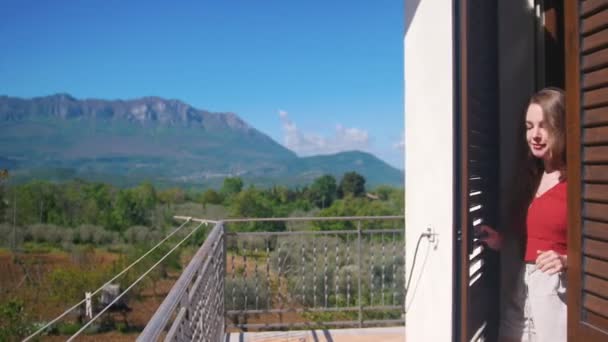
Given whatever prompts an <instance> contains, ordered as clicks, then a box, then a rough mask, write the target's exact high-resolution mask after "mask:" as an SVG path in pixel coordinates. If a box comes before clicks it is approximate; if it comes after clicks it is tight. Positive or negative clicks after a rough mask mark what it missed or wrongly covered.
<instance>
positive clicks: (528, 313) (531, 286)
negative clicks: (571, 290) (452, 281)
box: [481, 88, 568, 342]
mask: <svg viewBox="0 0 608 342" xmlns="http://www.w3.org/2000/svg"><path fill="white" fill-rule="evenodd" d="M564 121H565V108H564V94H563V92H562V91H561V90H560V89H556V88H547V89H543V90H541V91H539V92H538V93H536V94H535V95H534V96H532V98H531V99H530V103H529V105H528V109H527V111H526V119H525V124H526V141H527V145H528V161H527V162H528V164H529V167H530V170H529V171H530V172H529V175H528V179H527V180H526V183H524V184H526V185H527V186H526V188H527V189H526V190H527V191H525V193H526V196H524V197H525V200H524V202H525V203H523V204H524V205H523V206H521V207H522V208H524V209H523V210H525V208H526V207H527V215H526V227H525V234H524V236H525V239H524V240H525V241H524V242H525V255H524V260H523V261H524V264H523V267H522V270H521V274H520V277H519V278H518V284H517V285H516V286H515V291H514V293H513V296H512V297H511V300H509V301H508V304H507V305H506V309H505V312H504V313H503V315H502V319H501V328H500V329H501V332H500V335H501V338H502V340H503V341H539V342H544V341H551V342H558V341H566V337H567V333H566V325H567V322H566V311H567V310H566V302H565V300H566V298H565V293H566V282H565V280H566V276H565V272H564V271H565V269H566V265H567V260H568V256H567V255H566V252H567V203H566V202H567V201H566V198H567V197H566V193H567V182H566V151H565V149H566V147H565V145H566V141H565V140H566V134H565V122H564ZM481 231H482V233H485V235H486V236H485V237H484V238H482V239H481V240H482V241H483V242H484V243H486V244H487V245H488V247H490V248H492V249H496V250H498V249H500V248H501V246H502V241H503V237H502V235H501V234H500V233H499V232H497V231H496V230H494V229H493V228H491V227H489V226H482V227H481Z"/></svg>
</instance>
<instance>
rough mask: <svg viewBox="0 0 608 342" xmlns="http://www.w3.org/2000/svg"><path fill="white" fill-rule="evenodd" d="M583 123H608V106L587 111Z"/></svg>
mask: <svg viewBox="0 0 608 342" xmlns="http://www.w3.org/2000/svg"><path fill="white" fill-rule="evenodd" d="M583 123H584V125H585V126H592V125H593V126H599V125H608V107H602V108H596V109H590V110H587V111H585V116H584V121H583Z"/></svg>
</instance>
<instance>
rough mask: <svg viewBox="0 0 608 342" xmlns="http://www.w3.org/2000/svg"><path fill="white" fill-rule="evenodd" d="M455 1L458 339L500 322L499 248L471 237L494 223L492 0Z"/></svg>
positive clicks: (477, 336)
mask: <svg viewBox="0 0 608 342" xmlns="http://www.w3.org/2000/svg"><path fill="white" fill-rule="evenodd" d="M455 3H456V4H457V6H458V7H457V14H456V19H457V20H456V23H457V25H458V26H457V30H455V32H457V36H456V42H457V44H456V46H455V48H456V61H457V64H456V74H455V79H456V89H457V92H456V101H457V103H456V108H457V109H456V113H458V114H457V117H456V118H455V122H456V132H455V136H456V143H455V147H456V148H457V150H456V151H455V161H456V163H457V164H458V167H457V176H456V191H455V196H456V198H455V201H454V203H456V207H455V215H456V217H455V222H457V227H456V230H457V231H456V236H457V237H458V239H457V241H456V244H455V246H454V247H455V248H454V250H455V251H456V252H455V260H457V266H456V268H455V269H456V270H457V272H456V278H457V279H456V280H455V284H456V290H455V293H454V298H455V303H456V307H457V308H456V310H455V316H454V322H455V325H454V330H455V332H454V336H455V337H456V340H459V341H471V340H486V341H494V340H496V337H497V330H498V329H497V325H498V311H499V310H498V307H499V302H498V300H499V293H498V283H499V282H498V281H499V279H498V274H499V265H498V258H497V255H496V253H494V252H492V251H490V250H488V249H484V248H483V247H482V246H479V245H477V244H476V239H475V236H474V229H475V227H476V226H479V225H480V224H482V223H483V224H489V225H493V226H495V224H496V218H497V191H496V190H497V186H498V176H497V172H498V170H497V167H498V160H499V159H498V137H499V135H498V56H497V52H498V46H497V44H498V42H497V29H498V28H497V3H496V1H489V0H463V1H458V2H455Z"/></svg>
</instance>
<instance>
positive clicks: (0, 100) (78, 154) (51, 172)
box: [0, 94, 403, 186]
mask: <svg viewBox="0 0 608 342" xmlns="http://www.w3.org/2000/svg"><path fill="white" fill-rule="evenodd" d="M0 168H7V169H9V171H10V172H11V175H12V179H14V181H26V180H30V179H36V178H42V179H49V180H65V179H71V178H83V179H88V180H95V181H107V182H111V183H114V184H117V185H133V184H137V183H140V182H141V181H143V180H149V181H151V182H153V183H156V184H160V185H176V184H180V185H186V186H200V185H202V186H218V185H219V184H221V182H222V181H223V178H224V177H227V176H239V177H242V178H243V179H244V180H245V182H246V183H249V184H256V185H260V186H268V185H273V184H276V185H288V186H295V185H303V184H308V183H310V182H311V181H312V180H313V179H315V178H316V177H319V176H321V175H323V174H327V173H328V174H332V175H334V176H336V177H340V176H341V175H342V174H343V173H344V172H348V171H356V172H358V173H360V174H362V175H363V176H364V177H365V178H366V179H367V182H368V184H370V185H379V184H387V185H393V186H403V172H402V171H400V170H398V169H396V168H394V167H392V166H390V165H388V164H387V163H385V162H383V161H382V160H380V159H378V158H377V157H375V156H373V155H372V154H369V153H366V152H360V151H351V152H342V153H337V154H333V155H322V156H313V157H298V156H297V155H296V154H295V153H294V152H293V151H291V150H289V149H287V148H285V147H284V146H282V145H281V144H279V143H277V142H275V141H274V140H272V139H271V138H270V137H269V136H267V135H266V134H264V133H262V132H260V131H258V130H257V129H255V128H254V127H252V126H251V125H249V124H248V123H246V122H245V121H243V120H242V119H241V118H240V117H239V116H237V115H236V114H234V113H213V112H209V111H205V110H201V109H196V108H194V107H192V106H190V105H188V104H186V103H184V102H182V101H179V100H173V99H163V98H160V97H143V98H138V99H132V100H102V99H76V98H74V97H72V96H70V95H69V94H56V95H51V96H44V97H36V98H31V99H24V98H17V97H10V96H0Z"/></svg>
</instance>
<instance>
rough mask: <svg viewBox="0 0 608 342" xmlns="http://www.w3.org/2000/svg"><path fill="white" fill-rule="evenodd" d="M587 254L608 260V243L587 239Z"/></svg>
mask: <svg viewBox="0 0 608 342" xmlns="http://www.w3.org/2000/svg"><path fill="white" fill-rule="evenodd" d="M585 254H586V255H590V256H594V257H598V258H602V259H604V260H608V243H606V242H602V241H597V240H592V239H589V238H587V239H585Z"/></svg>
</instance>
